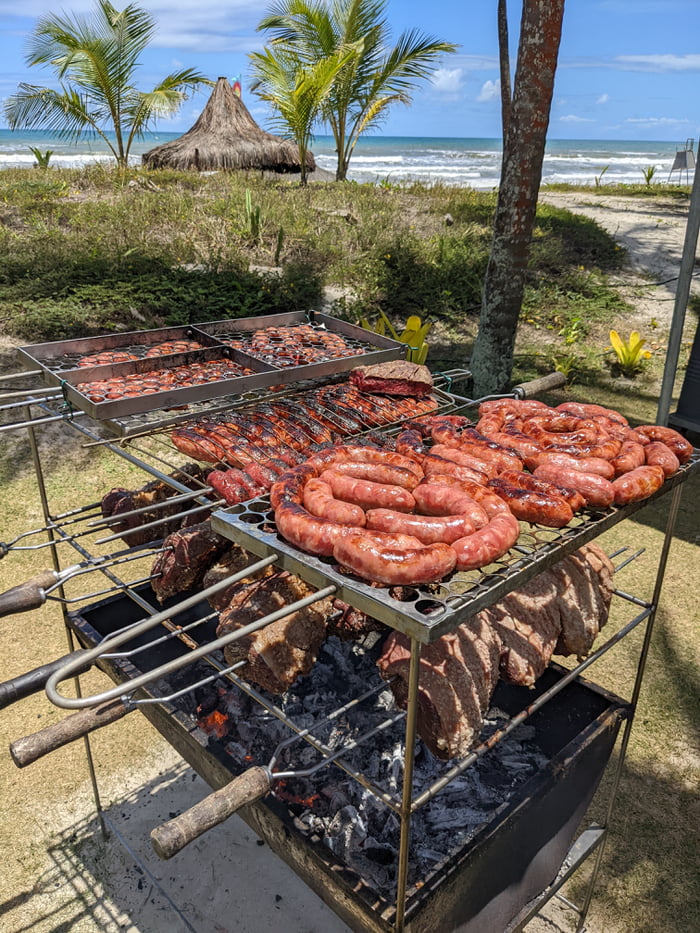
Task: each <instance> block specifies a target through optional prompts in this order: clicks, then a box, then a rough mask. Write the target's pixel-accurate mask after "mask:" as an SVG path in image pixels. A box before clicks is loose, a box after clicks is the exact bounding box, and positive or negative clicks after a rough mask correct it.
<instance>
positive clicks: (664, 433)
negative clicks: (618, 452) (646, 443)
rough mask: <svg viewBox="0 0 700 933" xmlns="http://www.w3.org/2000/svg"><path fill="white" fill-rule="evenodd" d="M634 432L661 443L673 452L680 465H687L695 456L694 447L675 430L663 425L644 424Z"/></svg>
mask: <svg viewBox="0 0 700 933" xmlns="http://www.w3.org/2000/svg"><path fill="white" fill-rule="evenodd" d="M634 430H635V431H636V432H637V434H641V435H643V436H644V437H646V438H648V439H649V440H650V441H661V443H662V444H665V445H666V446H667V447H669V448H670V449H671V450H672V451H673V453H674V454H675V455H676V456H677V457H678V460H679V462H680V463H687V462H688V461H689V460H690V458H691V457H692V456H693V445H692V444H691V443H690V441H687V440H686V439H685V438H684V437H683V435H682V434H679V433H678V431H674V430H673V428H667V427H664V425H662V424H643V425H641V426H640V427H638V428H635V429H634Z"/></svg>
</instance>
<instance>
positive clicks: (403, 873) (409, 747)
mask: <svg viewBox="0 0 700 933" xmlns="http://www.w3.org/2000/svg"><path fill="white" fill-rule="evenodd" d="M420 654H421V645H420V642H419V641H417V640H416V639H415V638H411V666H410V668H409V674H408V710H407V714H406V752H405V757H404V772H403V789H402V796H401V838H400V840H399V866H398V877H397V879H396V925H395V929H396V933H402V930H403V928H404V916H405V913H406V885H407V880H408V853H409V848H410V844H411V812H412V798H413V761H414V758H415V749H416V720H417V715H418V675H419V672H420Z"/></svg>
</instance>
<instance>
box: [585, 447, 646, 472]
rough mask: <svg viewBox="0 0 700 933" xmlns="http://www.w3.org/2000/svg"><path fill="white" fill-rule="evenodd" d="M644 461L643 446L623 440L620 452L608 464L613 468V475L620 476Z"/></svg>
mask: <svg viewBox="0 0 700 933" xmlns="http://www.w3.org/2000/svg"><path fill="white" fill-rule="evenodd" d="M583 462H585V461H583ZM645 462H646V457H645V454H644V447H642V445H641V444H638V443H637V442H636V441H624V442H623V444H622V447H620V452H619V453H618V455H617V456H616V457H613V458H612V460H611V461H610V464H611V466H612V468H613V469H614V470H615V476H622V474H623V473H629V472H630V470H636V468H637V467H640V466H644V463H645Z"/></svg>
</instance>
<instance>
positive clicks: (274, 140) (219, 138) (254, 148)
mask: <svg viewBox="0 0 700 933" xmlns="http://www.w3.org/2000/svg"><path fill="white" fill-rule="evenodd" d="M142 162H143V164H144V165H147V166H148V167H149V168H176V169H181V170H184V171H186V170H193V171H196V172H203V171H214V170H217V169H218V170H221V171H230V170H232V169H260V170H265V171H272V172H299V171H301V166H300V162H299V150H298V148H297V146H296V143H294V142H293V141H291V140H287V139H281V138H280V137H279V136H272V134H270V133H266V132H265V131H264V130H262V129H260V127H259V126H258V124H257V123H256V122H255V120H254V119H253V118H252V117H251V115H250V113H249V112H248V108H247V107H246V105H245V104H244V103H243V101H242V100H241V98H240V97H239V96H238V94H236V93H235V91H234V90H233V88H232V87H231V85H230V84H229V82H228V80H227V79H226V78H219V79H218V81H217V82H216V85H215V87H214V90H213V91H212V94H211V97H210V98H209V100H208V101H207V105H206V107H205V108H204V110H203V111H202V112H201V114H200V115H199V118H198V120H197V122H196V123H195V124H194V126H193V127H192V128H191V129H189V130H188V131H187V132H186V133H185V134H184V135H183V136H179V137H178V138H177V139H173V140H171V141H170V142H168V143H164V144H163V145H162V146H156V148H155V149H150V150H149V151H148V152H146V153H144V155H143V156H142ZM306 164H307V168H308V171H310V172H312V171H314V169H315V168H316V163H315V161H314V157H313V155H312V153H310V152H309V153H307V159H306Z"/></svg>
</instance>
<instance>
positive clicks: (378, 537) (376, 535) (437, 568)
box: [333, 531, 457, 586]
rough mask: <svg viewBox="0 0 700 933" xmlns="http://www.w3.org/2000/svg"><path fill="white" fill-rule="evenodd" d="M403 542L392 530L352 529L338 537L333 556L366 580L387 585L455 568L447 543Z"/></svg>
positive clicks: (436, 576) (432, 578) (432, 577)
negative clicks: (384, 533) (385, 532)
mask: <svg viewBox="0 0 700 933" xmlns="http://www.w3.org/2000/svg"><path fill="white" fill-rule="evenodd" d="M414 540H415V541H416V544H415V545H414V546H402V545H401V544H399V543H397V540H396V536H395V535H393V534H387V535H382V534H381V532H373V533H367V532H361V531H360V532H358V531H355V532H351V533H350V534H349V535H347V536H344V537H343V538H341V539H339V540H338V541H337V543H336V545H335V548H334V549H333V556H334V557H335V559H336V560H337V561H338V563H339V564H341V565H342V566H343V567H347V568H348V569H350V570H352V571H353V572H354V573H356V574H357V575H358V576H360V577H363V578H364V579H365V580H371V581H373V582H374V583H385V584H387V585H389V586H412V585H416V584H421V583H434V582H436V581H437V580H442V578H443V577H444V576H446V575H447V574H448V573H450V571H451V570H453V569H454V566H455V564H456V562H457V555H456V554H455V552H454V550H453V549H452V548H451V547H450V545H449V544H442V543H438V544H425V545H424V544H421V543H420V541H418V539H414Z"/></svg>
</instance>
